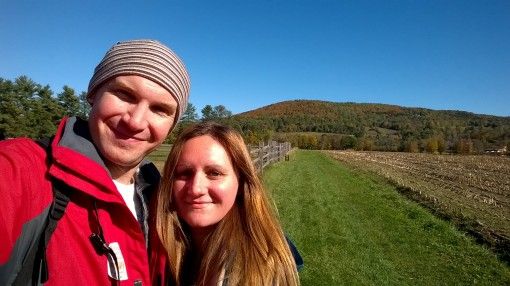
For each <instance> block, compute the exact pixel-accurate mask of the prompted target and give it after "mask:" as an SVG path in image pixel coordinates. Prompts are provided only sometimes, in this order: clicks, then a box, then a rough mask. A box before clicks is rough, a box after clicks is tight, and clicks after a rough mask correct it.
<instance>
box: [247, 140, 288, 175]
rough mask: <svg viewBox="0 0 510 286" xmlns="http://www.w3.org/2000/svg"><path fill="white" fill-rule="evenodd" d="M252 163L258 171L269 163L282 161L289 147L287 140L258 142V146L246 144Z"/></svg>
mask: <svg viewBox="0 0 510 286" xmlns="http://www.w3.org/2000/svg"><path fill="white" fill-rule="evenodd" d="M248 148H249V150H250V155H251V157H252V159H253V163H254V165H255V168H256V169H257V171H258V172H262V170H263V169H264V168H265V167H266V166H267V165H269V164H271V163H273V162H276V161H282V160H284V159H286V158H287V157H286V156H287V154H288V153H289V151H290V149H291V145H290V143H289V142H283V143H278V142H276V141H269V142H268V143H267V145H264V142H260V143H259V145H258V146H253V145H251V146H248Z"/></svg>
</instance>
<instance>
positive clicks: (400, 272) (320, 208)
mask: <svg viewBox="0 0 510 286" xmlns="http://www.w3.org/2000/svg"><path fill="white" fill-rule="evenodd" d="M263 178H264V184H265V185H266V187H267V188H268V190H270V194H271V196H272V198H273V199H274V201H275V204H276V206H277V208H278V213H279V216H280V219H281V221H282V224H283V227H284V231H285V232H286V233H287V234H288V236H289V237H290V238H292V239H293V241H294V242H295V243H296V245H297V247H298V249H299V250H300V252H301V254H302V256H303V259H304V268H303V269H302V270H301V272H300V280H301V282H302V285H509V283H510V267H508V265H506V264H505V263H503V262H501V261H500V260H498V259H497V257H496V256H495V255H494V254H493V253H492V252H490V251H489V250H488V249H487V248H484V247H482V246H480V245H479V244H477V243H476V242H475V241H473V239H471V238H470V237H468V236H466V235H465V234H463V233H462V232H459V231H457V230H456V229H455V227H454V226H453V225H452V224H451V223H449V222H446V221H444V220H441V219H439V218H437V217H436V216H434V215H433V214H431V213H430V212H429V211H427V210H426V209H424V208H423V207H421V206H420V205H419V204H417V203H415V202H413V201H410V200H408V199H406V198H405V197H403V196H402V195H401V194H399V192H398V191H397V188H396V187H395V186H394V185H393V184H390V183H389V182H388V181H387V180H386V179H384V178H381V177H380V176H378V175H374V174H371V173H367V172H365V171H360V170H358V169H355V168H352V167H351V166H347V165H345V164H344V163H343V162H340V161H338V160H334V159H333V158H331V157H330V156H328V155H326V154H324V153H322V152H320V151H304V150H297V151H293V152H292V153H291V155H290V161H283V162H279V163H276V164H274V165H272V166H270V167H269V168H267V169H266V170H264V173H263Z"/></svg>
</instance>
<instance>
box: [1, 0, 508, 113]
mask: <svg viewBox="0 0 510 286" xmlns="http://www.w3.org/2000/svg"><path fill="white" fill-rule="evenodd" d="M2 2H3V3H2V5H1V6H2V9H1V10H0V38H1V39H2V40H1V41H0V77H2V78H4V79H11V80H13V79H15V78H16V77H18V76H20V75H27V76H29V77H30V78H31V79H33V80H34V81H35V82H37V83H40V84H43V85H46V84H48V85H50V87H51V88H52V90H53V91H54V93H55V94H56V93H59V92H61V91H62V87H63V86H64V85H69V86H71V87H73V88H74V89H75V90H76V91H77V92H81V91H84V90H86V88H87V85H88V81H89V79H90V77H91V75H92V71H93V69H94V67H95V65H96V64H97V63H98V62H99V60H100V59H101V58H102V56H103V55H104V53H105V52H106V50H107V49H108V48H109V47H110V46H111V45H113V44H114V43H115V42H117V41H119V40H127V39H135V38H153V39H157V40H159V41H161V42H163V43H165V44H167V45H168V46H170V47H171V48H172V49H173V50H174V51H175V52H176V53H177V54H178V55H179V56H180V57H181V58H182V59H183V60H184V62H185V63H186V66H187V67H188V69H189V72H190V76H191V80H192V85H191V97H190V101H191V102H192V103H193V104H194V105H195V106H196V107H197V109H198V111H199V114H200V110H201V109H202V108H203V107H204V106H205V105H206V104H211V105H213V106H214V105H219V104H223V105H225V106H226V107H227V108H228V109H229V110H231V111H232V112H233V113H240V112H244V111H248V110H252V109H256V108H259V107H262V106H265V105H269V104H272V103H276V102H280V101H284V100H293V99H317V100H325V101H333V102H360V103H361V102H364V103H366V102H371V103H385V104H396V105H401V106H408V107H424V108H430V109H440V110H445V109H448V110H464V111H469V112H474V113H480V114H492V115H499V116H510V108H508V106H510V16H509V15H510V1H508V0H505V1H481V0H480V1H469V0H465V1H453V0H452V1H445V0H430V1H425V0H423V1H419V0H408V1H382V0H381V1H340V0H336V1H335V0H329V1H326V0H315V1H312V0H310V1H304V0H295V1H283V0H272V1H269V0H259V1H255V0H237V1H222V0H217V1H198V0H179V1H177V0H170V1H129V0H126V1H25V0H17V1H2Z"/></svg>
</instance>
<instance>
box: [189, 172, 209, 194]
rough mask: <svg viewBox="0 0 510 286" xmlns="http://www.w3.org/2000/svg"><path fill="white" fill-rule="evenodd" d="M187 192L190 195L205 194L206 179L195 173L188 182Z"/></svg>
mask: <svg viewBox="0 0 510 286" xmlns="http://www.w3.org/2000/svg"><path fill="white" fill-rule="evenodd" d="M189 192H190V193H191V194H192V195H195V196H200V195H204V194H205V193H206V192H207V178H206V177H205V176H204V175H203V174H200V173H196V174H195V175H194V176H193V178H192V181H191V182H190V187H189Z"/></svg>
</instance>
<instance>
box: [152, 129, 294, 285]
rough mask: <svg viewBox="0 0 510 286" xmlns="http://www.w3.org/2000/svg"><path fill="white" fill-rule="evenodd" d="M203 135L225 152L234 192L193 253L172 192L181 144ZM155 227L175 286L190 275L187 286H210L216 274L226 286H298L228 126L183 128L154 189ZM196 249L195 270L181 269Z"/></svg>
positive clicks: (243, 151)
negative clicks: (233, 198) (235, 186)
mask: <svg viewBox="0 0 510 286" xmlns="http://www.w3.org/2000/svg"><path fill="white" fill-rule="evenodd" d="M202 135H207V136H210V137H212V138H213V139H214V140H216V141H217V142H219V143H220V144H221V145H222V146H223V148H225V150H226V151H227V153H228V154H229V156H230V159H231V161H232V165H233V167H234V170H235V171H236V173H237V174H238V180H239V189H238V192H237V197H236V202H235V203H234V205H233V207H232V209H231V210H230V211H229V212H228V213H227V215H226V216H225V217H224V218H223V219H222V220H221V221H220V222H219V223H218V224H217V225H216V228H215V229H214V231H212V232H211V233H210V234H209V236H208V237H207V238H206V239H205V240H204V243H203V245H202V248H201V249H200V250H196V249H192V244H191V238H190V237H189V231H188V230H187V226H186V223H185V222H184V221H181V220H179V218H178V216H177V212H176V206H175V202H174V200H173V189H172V188H173V181H174V171H175V167H176V165H177V162H178V160H179V156H180V154H181V150H182V148H183V145H184V144H185V143H186V142H187V141H188V140H190V139H192V138H195V137H198V136H202ZM156 228H157V231H158V234H159V236H160V238H161V241H162V243H163V246H164V247H165V248H166V250H167V253H168V257H169V264H170V272H171V276H172V277H173V279H174V281H173V282H175V283H176V285H182V284H183V281H184V280H187V279H185V276H187V273H188V274H189V273H190V272H191V276H192V281H189V282H192V283H193V284H195V285H205V284H208V283H211V282H212V281H214V279H218V278H219V277H220V276H223V277H224V279H227V284H228V285H298V284H299V279H298V274H297V269H296V264H295V262H294V259H293V257H292V254H291V251H290V249H289V246H288V244H287V241H286V239H285V236H284V234H283V231H282V229H281V227H280V223H279V221H278V219H277V217H276V214H275V210H274V209H273V208H272V207H271V204H270V203H269V199H268V197H267V195H266V193H265V190H264V188H263V186H262V183H261V181H260V179H259V177H258V175H257V172H256V170H255V167H254V165H253V162H252V160H251V157H250V154H249V152H248V150H247V148H246V145H245V144H244V141H243V139H242V137H241V136H240V135H239V133H237V132H236V131H235V130H233V129H232V128H230V127H227V126H224V125H220V124H217V123H213V122H205V123H199V124H196V125H194V126H191V127H189V128H188V129H186V130H185V131H184V132H183V133H182V134H181V135H180V136H179V138H178V139H177V140H176V142H175V144H174V145H173V147H172V150H171V151H170V154H169V155H168V159H167V161H166V163H165V167H164V171H163V177H162V181H161V186H160V189H159V191H158V206H157V214H156ZM196 251H200V255H201V258H200V261H199V265H197V266H198V268H195V267H185V265H186V264H187V265H189V259H191V258H190V257H191V256H193V255H192V253H195V254H196ZM190 266H191V265H190ZM185 268H186V269H185ZM222 274H224V275H222ZM215 284H217V282H216V283H215Z"/></svg>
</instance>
